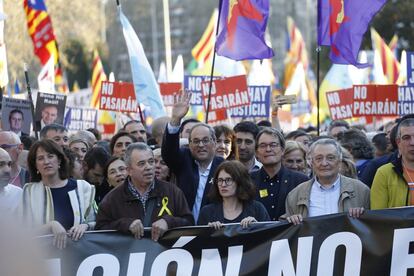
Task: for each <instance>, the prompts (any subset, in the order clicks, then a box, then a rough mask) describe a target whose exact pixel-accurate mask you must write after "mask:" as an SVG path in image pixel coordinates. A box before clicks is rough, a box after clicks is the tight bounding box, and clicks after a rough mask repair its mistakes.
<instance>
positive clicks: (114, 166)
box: [102, 157, 128, 189]
mask: <svg viewBox="0 0 414 276" xmlns="http://www.w3.org/2000/svg"><path fill="white" fill-rule="evenodd" d="M127 175H128V173H127V166H126V164H125V161H124V159H122V158H120V157H112V158H111V159H109V161H108V163H106V166H105V168H104V180H103V183H102V184H103V185H104V184H105V185H108V186H109V187H110V189H112V188H115V187H117V186H119V185H121V184H122V183H124V180H125V178H126V177H127ZM105 182H106V183H105Z"/></svg>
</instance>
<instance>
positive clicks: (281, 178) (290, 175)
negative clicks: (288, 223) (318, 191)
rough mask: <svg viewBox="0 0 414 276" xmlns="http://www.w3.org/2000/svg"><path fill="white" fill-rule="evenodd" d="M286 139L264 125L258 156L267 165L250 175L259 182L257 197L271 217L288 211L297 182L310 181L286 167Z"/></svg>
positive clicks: (259, 138) (277, 216) (258, 141)
mask: <svg viewBox="0 0 414 276" xmlns="http://www.w3.org/2000/svg"><path fill="white" fill-rule="evenodd" d="M284 149H285V139H284V137H283V135H282V134H281V133H280V132H279V131H278V130H276V129H273V128H264V129H262V130H261V131H260V132H259V134H257V137H256V156H257V158H258V159H259V161H260V162H261V163H262V164H263V167H262V168H261V169H260V170H259V171H256V172H253V173H251V174H250V176H251V177H252V179H253V182H254V183H255V184H256V190H257V194H256V200H258V201H260V202H262V203H263V205H264V206H265V207H266V210H267V212H268V213H269V216H270V219H271V220H278V219H279V217H280V216H281V215H283V214H284V213H285V201H286V196H287V195H288V193H289V192H290V191H291V190H293V189H294V188H295V187H296V186H297V185H299V184H300V183H302V182H305V181H307V180H309V178H308V177H307V176H306V175H304V174H301V173H298V172H294V171H291V170H289V169H287V168H284V167H283V166H282V156H283V151H284Z"/></svg>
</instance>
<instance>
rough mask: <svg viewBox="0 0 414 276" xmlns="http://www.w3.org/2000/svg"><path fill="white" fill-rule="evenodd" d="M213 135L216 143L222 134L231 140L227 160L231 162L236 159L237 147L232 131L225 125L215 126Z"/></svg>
mask: <svg viewBox="0 0 414 276" xmlns="http://www.w3.org/2000/svg"><path fill="white" fill-rule="evenodd" d="M213 128H214V133H215V135H216V141H217V140H218V139H219V137H220V136H221V135H222V134H224V137H226V138H229V139H230V140H231V152H230V155H229V157H228V158H227V160H233V159H238V152H237V146H236V134H235V133H234V131H233V130H232V129H231V128H230V127H228V126H226V125H217V126H214V127H213Z"/></svg>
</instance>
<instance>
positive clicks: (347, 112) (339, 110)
mask: <svg viewBox="0 0 414 276" xmlns="http://www.w3.org/2000/svg"><path fill="white" fill-rule="evenodd" d="M329 109H330V110H331V115H332V120H340V119H346V118H351V117H352V105H349V104H348V105H343V106H335V107H331V108H329Z"/></svg>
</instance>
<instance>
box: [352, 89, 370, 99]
mask: <svg viewBox="0 0 414 276" xmlns="http://www.w3.org/2000/svg"><path fill="white" fill-rule="evenodd" d="M366 98H367V87H366V86H355V87H354V99H358V100H359V99H366Z"/></svg>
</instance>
